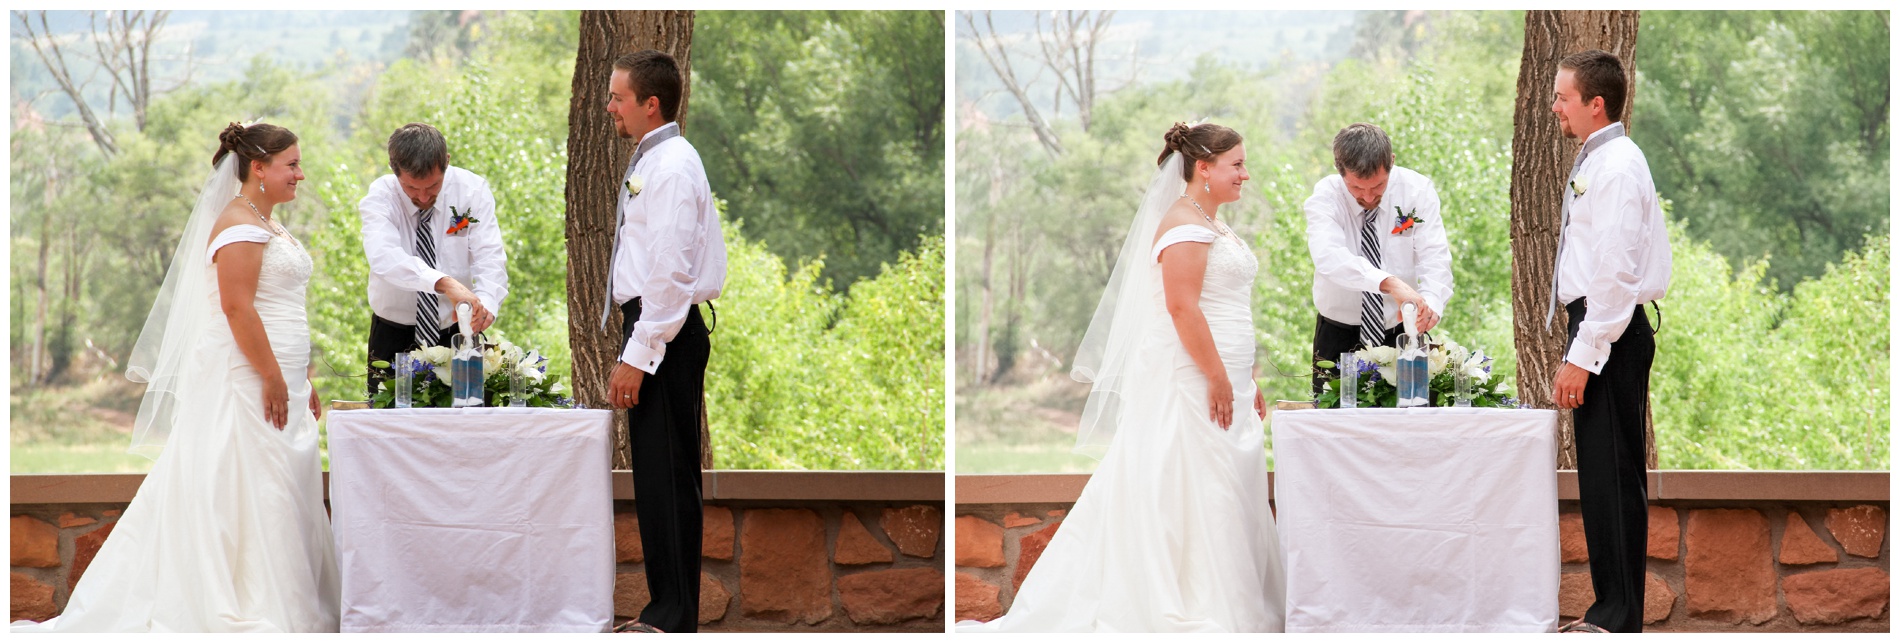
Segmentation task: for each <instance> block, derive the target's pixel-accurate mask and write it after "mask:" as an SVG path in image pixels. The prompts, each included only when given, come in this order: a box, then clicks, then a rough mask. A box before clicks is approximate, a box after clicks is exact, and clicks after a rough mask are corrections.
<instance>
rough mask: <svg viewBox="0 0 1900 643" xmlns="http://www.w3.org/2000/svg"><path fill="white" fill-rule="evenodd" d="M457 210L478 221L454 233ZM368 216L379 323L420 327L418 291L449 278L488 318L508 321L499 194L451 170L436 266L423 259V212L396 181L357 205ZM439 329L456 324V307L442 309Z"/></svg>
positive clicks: (384, 181)
mask: <svg viewBox="0 0 1900 643" xmlns="http://www.w3.org/2000/svg"><path fill="white" fill-rule="evenodd" d="M451 206H453V207H454V212H458V213H469V214H470V215H472V216H474V217H475V223H472V224H469V226H468V227H467V228H466V229H464V230H462V231H461V232H457V233H455V234H453V235H451V234H449V233H448V230H449V220H450V219H451V218H452V216H453V215H452V214H451V212H450V207H451ZM356 210H357V214H358V215H360V216H361V217H362V218H363V252H364V254H366V255H368V257H369V308H370V310H371V311H372V312H374V313H376V316H377V317H381V318H383V319H387V320H389V321H392V322H396V323H399V324H413V323H415V322H416V293H418V292H435V284H436V282H438V281H441V280H442V278H443V277H454V278H455V280H456V281H459V282H462V285H464V286H467V287H468V289H469V290H472V291H474V292H475V298H476V299H479V300H481V302H482V306H483V307H485V308H487V309H488V312H490V313H492V314H494V316H495V317H496V318H497V319H499V318H501V304H502V302H503V301H504V300H506V299H507V298H508V253H507V249H506V248H504V247H503V245H502V240H501V225H500V222H498V221H496V215H495V195H494V193H492V192H490V191H489V190H488V181H487V180H486V179H483V178H482V177H481V176H479V175H477V174H475V173H474V172H470V171H468V170H464V169H462V168H459V167H455V166H453V165H451V166H449V168H448V169H447V170H445V171H443V174H442V191H441V192H438V193H436V197H435V214H434V215H433V216H432V217H431V218H430V221H429V233H430V235H431V236H430V238H431V239H433V240H434V241H435V267H434V268H430V267H429V264H427V263H424V262H423V261H422V258H421V257H418V256H416V221H417V216H418V215H419V214H420V211H419V210H418V209H417V208H416V205H415V204H414V203H412V202H410V200H409V195H407V194H403V191H402V186H401V185H400V184H398V183H397V182H396V175H394V174H385V175H383V177H382V178H379V179H376V181H375V182H374V183H371V184H369V194H368V195H366V196H364V197H363V200H362V201H361V202H360V203H357V204H356ZM436 313H437V314H436V317H437V324H436V328H445V327H447V326H449V324H450V322H451V320H453V319H454V318H455V309H454V307H453V306H451V305H449V303H448V300H446V299H444V300H442V301H441V303H440V304H439V305H437V306H436Z"/></svg>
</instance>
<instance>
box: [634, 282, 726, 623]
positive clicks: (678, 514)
mask: <svg viewBox="0 0 1900 643" xmlns="http://www.w3.org/2000/svg"><path fill="white" fill-rule="evenodd" d="M620 313H621V319H622V322H621V332H620V337H621V341H622V344H621V348H622V349H623V350H624V349H625V348H626V344H625V341H626V339H627V338H629V337H631V336H632V335H633V324H634V322H637V321H639V320H640V300H639V299H638V298H636V299H634V300H632V301H629V302H627V303H625V304H621V306H620ZM711 354H712V342H711V341H710V339H709V338H708V336H707V331H706V322H705V321H703V320H702V319H701V318H700V316H699V307H698V306H694V307H693V309H692V311H690V312H688V313H687V315H686V324H685V325H684V326H682V327H680V331H679V334H678V335H675V336H673V341H671V342H667V344H666V357H665V359H662V360H660V368H659V369H658V370H657V371H655V372H654V373H652V374H650V375H647V376H646V378H645V379H643V380H641V382H640V403H639V404H636V405H634V407H633V408H632V409H631V410H629V411H628V412H627V438H628V440H627V441H628V442H629V443H630V444H632V445H633V458H632V462H633V498H634V499H633V505H634V511H635V513H637V514H638V515H639V516H640V547H641V548H642V549H643V550H644V551H645V555H646V574H647V593H648V594H650V595H651V596H652V601H651V602H649V603H647V606H646V609H644V610H642V611H641V612H640V621H641V622H643V623H646V624H648V625H652V626H654V627H657V628H660V629H661V630H663V631H666V632H696V631H698V630H699V552H700V527H701V522H703V520H704V518H703V507H702V506H701V505H700V490H699V452H700V445H699V428H700V422H702V421H704V419H705V417H706V414H705V407H706V397H705V388H706V386H705V385H706V359H707V358H708V357H710V356H711Z"/></svg>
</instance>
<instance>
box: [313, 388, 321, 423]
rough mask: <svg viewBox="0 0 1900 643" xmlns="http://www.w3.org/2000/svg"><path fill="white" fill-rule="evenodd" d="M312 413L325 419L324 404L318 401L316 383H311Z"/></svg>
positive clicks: (318, 417)
mask: <svg viewBox="0 0 1900 643" xmlns="http://www.w3.org/2000/svg"><path fill="white" fill-rule="evenodd" d="M310 414H311V415H315V416H317V419H319V420H321V419H323V405H322V404H319V403H317V387H316V386H315V385H311V387H310Z"/></svg>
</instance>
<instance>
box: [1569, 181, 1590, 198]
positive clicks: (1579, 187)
mask: <svg viewBox="0 0 1900 643" xmlns="http://www.w3.org/2000/svg"><path fill="white" fill-rule="evenodd" d="M1589 189H1590V181H1589V180H1588V179H1582V178H1579V179H1577V180H1575V181H1571V182H1570V193H1571V194H1575V195H1577V196H1583V193H1584V191H1585V190H1589Z"/></svg>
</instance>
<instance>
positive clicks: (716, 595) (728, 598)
mask: <svg viewBox="0 0 1900 643" xmlns="http://www.w3.org/2000/svg"><path fill="white" fill-rule="evenodd" d="M709 508H710V507H709ZM731 604H732V592H730V591H727V590H726V584H725V583H721V582H719V579H717V578H713V577H712V574H707V573H705V572H701V573H700V574H699V624H700V625H705V624H707V623H711V622H713V621H717V620H719V619H722V618H725V617H726V608H727V607H728V606H730V605H731Z"/></svg>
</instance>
